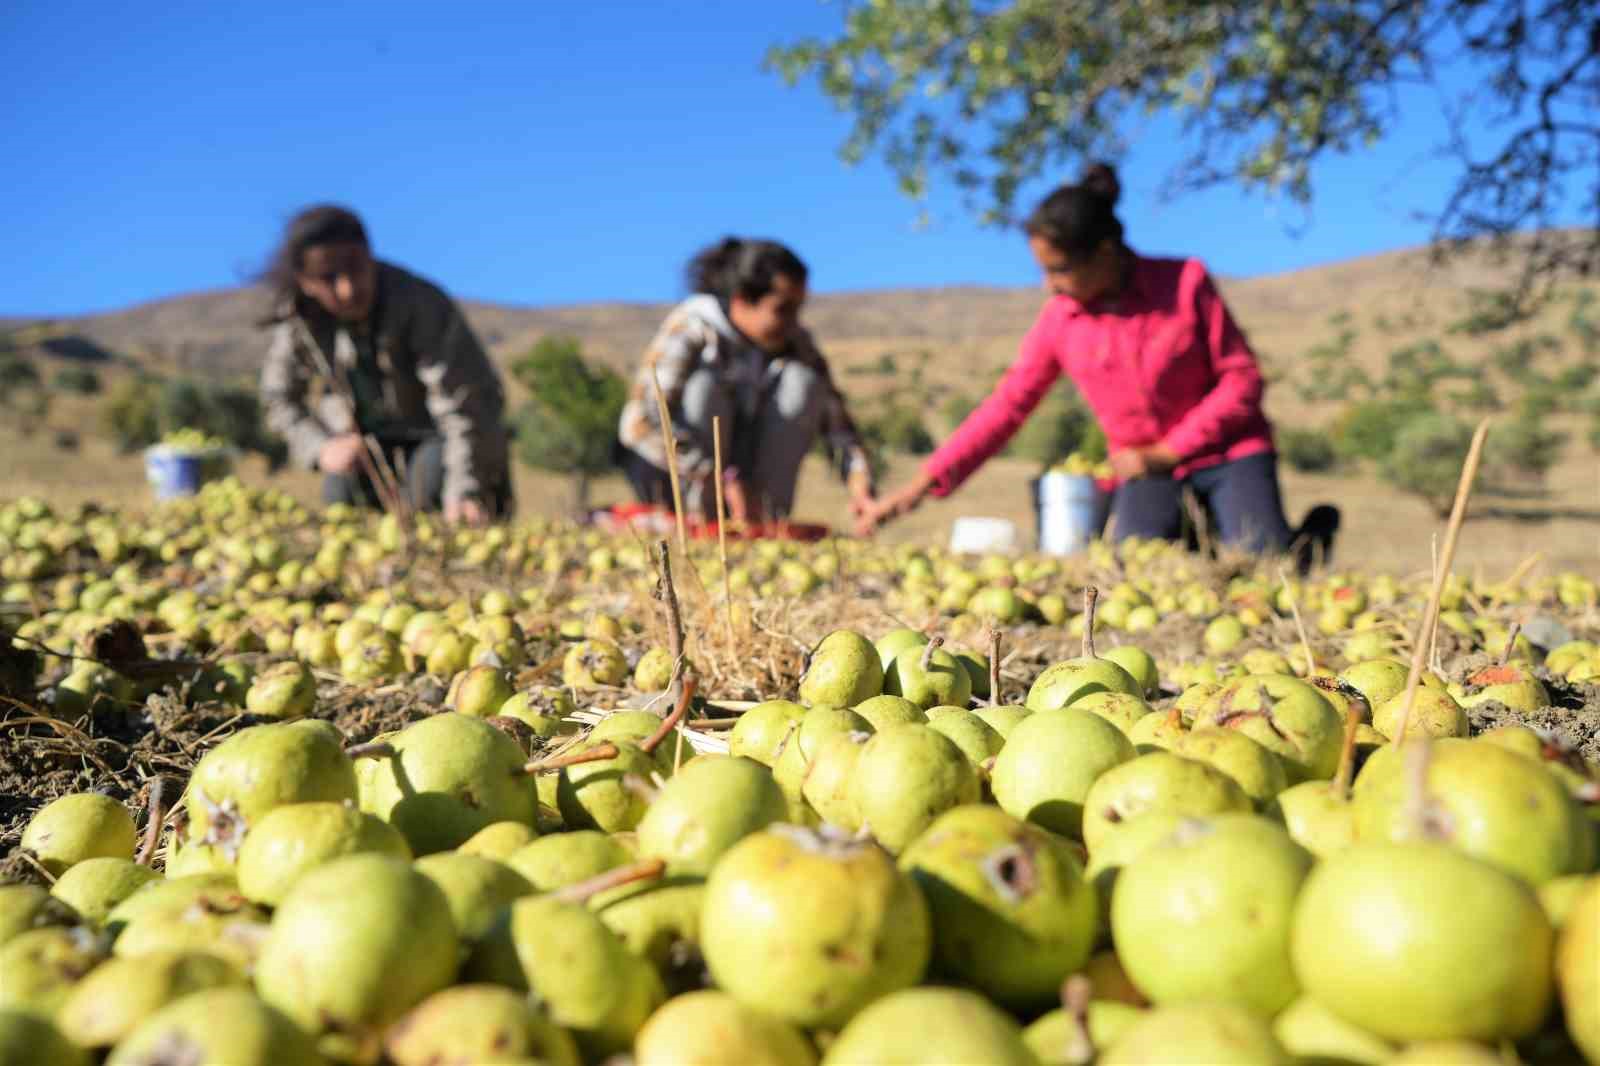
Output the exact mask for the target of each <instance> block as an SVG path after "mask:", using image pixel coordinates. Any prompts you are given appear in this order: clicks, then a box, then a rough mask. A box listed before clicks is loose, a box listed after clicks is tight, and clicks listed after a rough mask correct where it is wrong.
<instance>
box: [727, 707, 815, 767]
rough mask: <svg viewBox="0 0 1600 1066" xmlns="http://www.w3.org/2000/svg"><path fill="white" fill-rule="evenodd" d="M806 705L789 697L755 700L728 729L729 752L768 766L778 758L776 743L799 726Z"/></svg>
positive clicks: (781, 741) (781, 742) (786, 737)
mask: <svg viewBox="0 0 1600 1066" xmlns="http://www.w3.org/2000/svg"><path fill="white" fill-rule="evenodd" d="M805 713H806V708H804V707H802V706H800V704H798V703H791V702H790V701H788V700H768V701H766V702H765V703H758V704H756V705H755V706H754V707H752V708H750V709H749V710H748V711H745V712H744V714H742V715H740V716H739V720H738V721H737V722H735V723H734V726H733V729H732V730H730V731H729V733H728V754H729V755H734V756H740V755H742V756H744V757H745V758H748V759H754V760H755V761H756V762H758V763H762V764H763V765H766V766H771V765H772V764H773V763H775V762H777V761H778V752H779V746H780V745H782V744H783V743H785V741H786V740H787V739H788V738H789V736H790V735H791V732H792V730H794V729H798V728H799V721H800V719H801V718H802V717H804V715H805Z"/></svg>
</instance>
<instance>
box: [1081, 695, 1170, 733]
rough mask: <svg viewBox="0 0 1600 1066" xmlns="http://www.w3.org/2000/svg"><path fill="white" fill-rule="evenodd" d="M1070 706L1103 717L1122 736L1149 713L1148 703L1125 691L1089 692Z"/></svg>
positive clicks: (1129, 731)
mask: <svg viewBox="0 0 1600 1066" xmlns="http://www.w3.org/2000/svg"><path fill="white" fill-rule="evenodd" d="M1072 706H1073V707H1075V708H1077V709H1078V710H1080V711H1088V712H1089V713H1090V714H1093V715H1096V716H1098V717H1100V718H1104V719H1105V720H1106V721H1108V722H1110V723H1111V724H1112V725H1114V726H1116V727H1117V728H1118V729H1120V730H1122V733H1123V735H1124V736H1127V735H1129V734H1130V733H1131V731H1132V729H1133V726H1134V724H1135V723H1136V722H1138V721H1139V719H1141V718H1143V717H1144V716H1145V715H1147V714H1149V713H1151V707H1150V705H1149V704H1148V703H1146V702H1145V701H1144V700H1142V699H1140V698H1139V697H1138V696H1130V695H1128V693H1126V692H1091V693H1090V694H1089V695H1087V696H1084V697H1082V698H1081V699H1077V700H1074V701H1073V702H1072Z"/></svg>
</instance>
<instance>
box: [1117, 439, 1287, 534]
mask: <svg viewBox="0 0 1600 1066" xmlns="http://www.w3.org/2000/svg"><path fill="white" fill-rule="evenodd" d="M1186 487H1187V488H1188V489H1190V490H1191V491H1193V492H1194V494H1195V496H1196V497H1198V498H1199V501H1200V504H1201V506H1202V507H1203V508H1204V510H1205V512H1206V518H1207V521H1208V522H1209V523H1210V527H1211V528H1212V529H1215V530H1216V532H1217V536H1218V539H1219V540H1221V542H1222V543H1224V544H1229V545H1234V546H1236V547H1240V548H1244V549H1246V550H1247V551H1252V552H1281V551H1283V550H1285V549H1286V548H1288V547H1289V541H1290V539H1291V537H1292V536H1293V534H1292V533H1291V532H1290V530H1289V523H1288V521H1287V520H1285V518H1284V517H1283V497H1282V495H1281V494H1280V493H1279V491H1278V457H1277V456H1276V455H1274V454H1273V453H1271V452H1265V453H1263V454H1260V455H1250V456H1246V457H1245V458H1243V459H1235V460H1234V461H1233V462H1231V463H1219V464H1218V465H1216V466H1210V467H1206V468H1205V469H1204V470H1196V471H1194V472H1193V473H1191V474H1190V475H1189V476H1188V477H1186V478H1184V479H1183V480H1182V481H1175V480H1173V479H1172V478H1170V477H1147V478H1139V479H1137V480H1135V481H1128V482H1124V483H1123V484H1122V485H1120V486H1118V487H1117V491H1116V494H1115V495H1114V496H1113V497H1112V500H1111V521H1112V523H1113V526H1112V529H1113V535H1114V536H1115V537H1116V538H1117V539H1118V540H1121V539H1122V538H1123V537H1142V538H1146V539H1157V540H1179V539H1181V538H1182V537H1183V534H1184V505H1183V490H1184V489H1185V488H1186Z"/></svg>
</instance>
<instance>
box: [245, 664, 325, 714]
mask: <svg viewBox="0 0 1600 1066" xmlns="http://www.w3.org/2000/svg"><path fill="white" fill-rule="evenodd" d="M316 700H317V682H316V678H314V677H312V676H311V670H310V669H309V668H308V667H306V665H305V664H304V663H301V662H296V661H293V660H291V661H289V662H283V663H278V664H277V665H276V666H269V667H267V668H266V669H265V670H263V671H261V672H260V673H259V674H257V675H256V677H255V680H254V681H252V682H251V683H250V688H249V690H248V691H247V692H246V693H245V697H244V708H245V710H247V711H249V712H250V713H251V714H255V715H260V716H261V717H263V718H301V717H304V716H305V715H308V714H310V713H311V711H312V709H313V707H314V706H315V705H316Z"/></svg>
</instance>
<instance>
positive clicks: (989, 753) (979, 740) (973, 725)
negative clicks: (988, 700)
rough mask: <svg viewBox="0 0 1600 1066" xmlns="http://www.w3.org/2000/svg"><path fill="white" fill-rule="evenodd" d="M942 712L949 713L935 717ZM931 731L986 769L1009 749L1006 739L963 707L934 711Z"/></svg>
mask: <svg viewBox="0 0 1600 1066" xmlns="http://www.w3.org/2000/svg"><path fill="white" fill-rule="evenodd" d="M941 709H942V710H944V711H946V712H948V713H946V714H942V715H939V716H938V717H937V718H936V717H934V714H933V712H934V711H937V710H941ZM928 728H929V729H932V730H933V731H934V732H936V733H943V734H944V735H945V736H947V737H949V738H950V739H951V740H952V741H954V742H955V745H956V747H958V748H960V749H961V753H962V754H963V755H965V756H966V757H967V758H968V759H969V760H970V761H971V762H972V764H973V765H974V766H982V765H983V764H984V763H985V762H987V761H988V760H989V759H990V758H992V757H994V756H996V755H998V754H1000V749H1001V748H1002V747H1004V746H1005V740H1004V738H1002V737H1001V736H1000V734H999V733H997V732H995V730H994V728H993V727H992V726H990V725H989V723H987V722H985V721H984V720H983V719H982V718H979V717H978V716H977V715H976V714H973V713H972V712H971V711H969V710H966V709H965V708H961V707H945V708H938V707H934V708H931V709H930V710H929V712H928Z"/></svg>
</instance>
